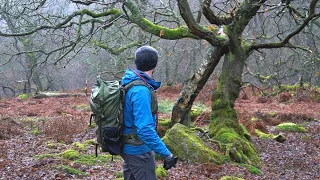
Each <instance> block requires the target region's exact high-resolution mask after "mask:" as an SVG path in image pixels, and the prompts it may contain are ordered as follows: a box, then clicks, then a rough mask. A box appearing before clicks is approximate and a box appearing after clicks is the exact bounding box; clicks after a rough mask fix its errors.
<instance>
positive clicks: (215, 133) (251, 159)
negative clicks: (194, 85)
mask: <svg viewBox="0 0 320 180" xmlns="http://www.w3.org/2000/svg"><path fill="white" fill-rule="evenodd" d="M228 35H229V37H230V45H229V52H228V53H227V54H226V55H225V59H224V64H223V67H222V72H221V75H220V78H219V84H218V87H217V89H216V91H215V92H214V93H213V96H212V113H211V122H210V131H209V136H210V137H212V138H213V139H214V140H217V141H219V142H220V144H219V145H220V148H221V149H223V150H225V151H226V155H227V156H228V157H229V158H230V159H231V160H234V161H236V162H239V163H249V164H254V165H260V160H259V158H258V156H257V151H256V150H255V148H254V146H253V145H252V143H251V142H250V141H249V139H250V138H248V136H245V132H244V130H243V128H241V126H240V125H239V122H238V119H237V112H236V111H235V109H234V103H235V100H236V99H237V98H238V96H239V92H240V87H241V77H242V71H243V67H244V62H245V60H246V58H247V55H246V54H245V52H246V51H245V47H244V46H243V45H242V42H241V40H240V39H239V38H238V37H237V36H235V35H233V34H232V33H230V32H228ZM246 137H247V138H246Z"/></svg>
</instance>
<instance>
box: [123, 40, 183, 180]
mask: <svg viewBox="0 0 320 180" xmlns="http://www.w3.org/2000/svg"><path fill="white" fill-rule="evenodd" d="M157 62H158V52H157V51H156V50H155V49H154V48H152V47H151V46H142V47H140V48H139V49H138V50H137V51H136V53H135V64H136V67H137V69H135V70H131V69H128V70H127V71H126V72H125V75H124V77H123V78H122V85H127V86H129V84H130V83H132V82H138V83H140V85H139V84H135V85H133V86H132V87H131V88H130V89H129V90H128V91H127V92H126V95H125V104H124V125H123V134H124V143H125V144H124V147H123V152H122V153H121V157H122V158H123V159H124V164H123V175H124V179H125V180H153V179H157V178H156V173H155V167H156V162H155V158H154V152H155V153H157V154H158V155H159V156H161V157H162V158H163V159H164V165H163V167H164V168H165V169H170V168H171V167H174V166H175V164H176V162H177V159H176V158H175V157H174V156H173V155H172V153H171V152H170V151H169V149H168V148H167V147H166V145H165V144H164V143H163V142H162V140H161V138H160V137H159V136H158V134H157V132H156V126H157V120H156V119H157V113H156V112H154V111H156V110H157V101H156V96H155V90H157V89H158V88H159V87H160V84H161V83H160V82H156V81H155V80H154V79H153V78H152V74H153V72H154V71H155V67H156V66H157ZM137 80H138V81H137ZM141 83H145V84H141Z"/></svg>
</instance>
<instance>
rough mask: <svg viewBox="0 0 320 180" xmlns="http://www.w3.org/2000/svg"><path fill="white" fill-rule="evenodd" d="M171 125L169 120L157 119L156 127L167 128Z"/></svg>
mask: <svg viewBox="0 0 320 180" xmlns="http://www.w3.org/2000/svg"><path fill="white" fill-rule="evenodd" d="M170 123H171V119H162V118H159V121H158V125H159V126H169V125H170Z"/></svg>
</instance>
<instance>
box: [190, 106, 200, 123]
mask: <svg viewBox="0 0 320 180" xmlns="http://www.w3.org/2000/svg"><path fill="white" fill-rule="evenodd" d="M200 113H201V110H200V109H199V108H194V107H193V108H191V111H190V118H191V120H193V119H194V118H196V117H197V116H198V115H199V114H200Z"/></svg>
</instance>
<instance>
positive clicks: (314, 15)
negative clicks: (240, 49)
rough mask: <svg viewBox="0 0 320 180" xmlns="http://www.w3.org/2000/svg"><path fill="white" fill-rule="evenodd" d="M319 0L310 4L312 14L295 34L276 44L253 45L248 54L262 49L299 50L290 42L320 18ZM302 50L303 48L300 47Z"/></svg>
mask: <svg viewBox="0 0 320 180" xmlns="http://www.w3.org/2000/svg"><path fill="white" fill-rule="evenodd" d="M318 1H319V0H312V1H311V3H310V14H309V16H308V17H307V18H306V19H305V20H304V21H303V23H302V24H301V25H300V26H299V27H298V28H297V29H296V30H294V31H293V32H291V33H290V34H288V35H287V36H286V37H285V38H284V39H283V40H282V41H281V42H275V43H266V44H258V45H252V46H251V47H250V48H249V50H248V52H250V51H252V50H256V49H261V48H268V49H271V48H281V47H290V48H297V46H293V45H291V44H290V43H289V40H290V39H291V38H292V37H294V36H295V35H297V34H299V33H300V32H301V31H302V30H303V29H304V28H305V27H306V26H307V25H308V24H309V23H310V21H312V20H313V19H315V18H318V17H320V14H315V8H316V3H317V2H318ZM299 48H301V47H299Z"/></svg>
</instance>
